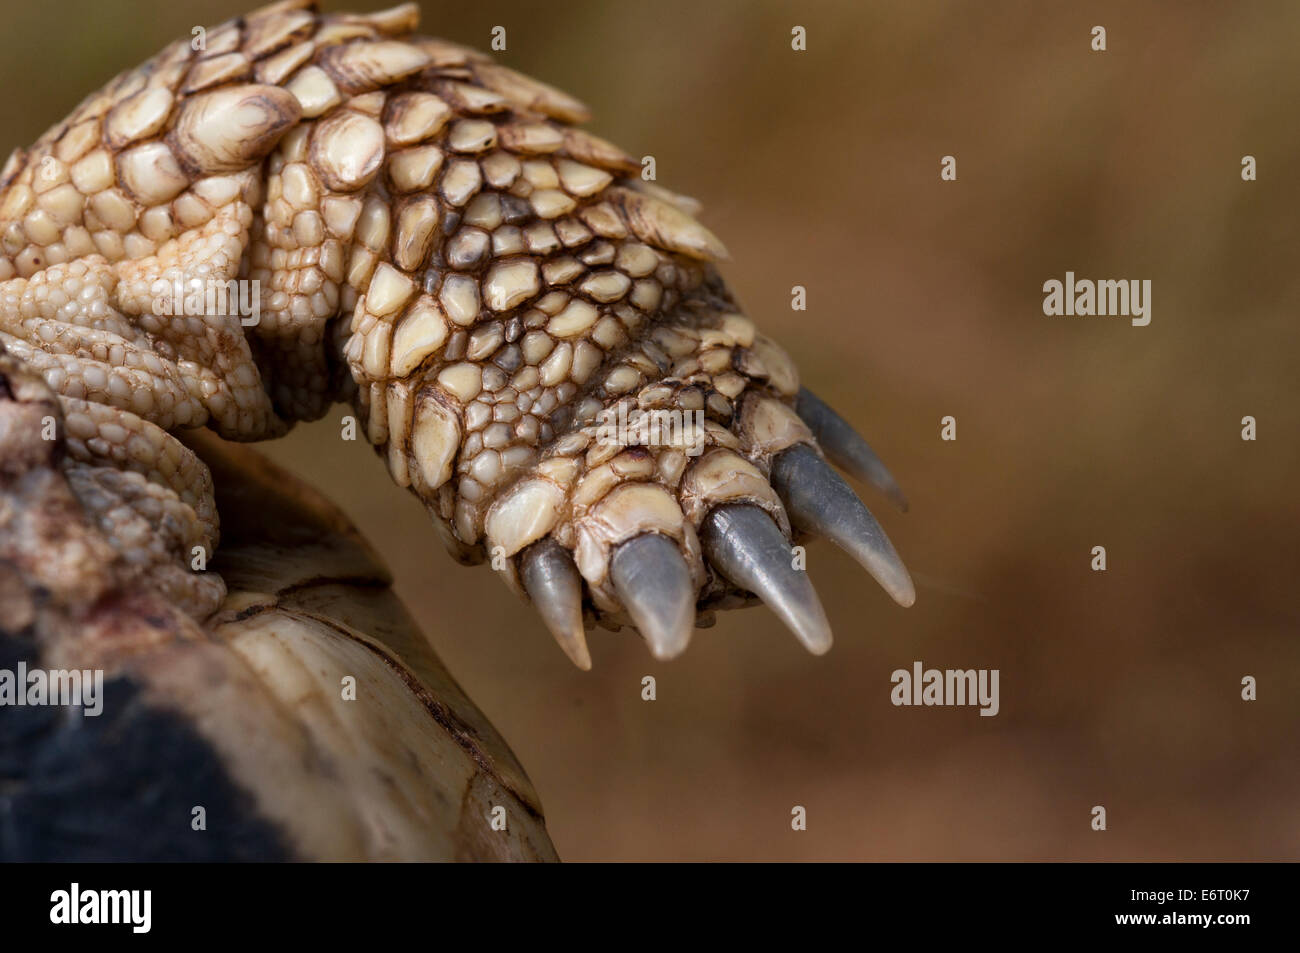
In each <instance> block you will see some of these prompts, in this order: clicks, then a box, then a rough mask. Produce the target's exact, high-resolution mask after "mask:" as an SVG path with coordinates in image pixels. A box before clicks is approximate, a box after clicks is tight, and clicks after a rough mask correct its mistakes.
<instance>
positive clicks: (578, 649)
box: [519, 539, 591, 672]
mask: <svg viewBox="0 0 1300 953" xmlns="http://www.w3.org/2000/svg"><path fill="white" fill-rule="evenodd" d="M519 575H520V578H521V579H522V580H523V583H524V590H525V591H526V592H527V593H528V598H530V599H532V600H533V605H534V606H536V607H537V612H538V614H539V615H541V617H542V621H543V622H544V623H546V628H548V629H549V630H550V632H551V635H553V636H555V641H556V642H559V643H560V648H562V649H564V654H565V655H567V656H569V658H570V659H571V660H572V661H573V664H574V665H576V666H578V668H580V669H582V670H583V671H584V672H588V671H590V670H591V653H590V652H589V651H588V650H587V636H586V634H585V633H584V632H583V630H582V577H581V576H579V575H578V567H577V566H575V565H574V564H573V557H572V556H570V555H569V554H568V552H567V551H566V550H565V549H564V547H562V546H561V545H560V544H559V543H557V542H555V540H553V539H544V540H542V541H541V542H539V543H537V544H536V545H534V546H531V547H529V548H528V549H527V550H526V551H525V552H524V555H523V557H522V558H521V559H520V560H519Z"/></svg>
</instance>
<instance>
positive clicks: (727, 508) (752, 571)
mask: <svg viewBox="0 0 1300 953" xmlns="http://www.w3.org/2000/svg"><path fill="white" fill-rule="evenodd" d="M700 543H701V545H702V546H703V547H704V555H705V556H706V557H708V560H709V562H710V563H711V564H712V565H713V567H714V568H715V569H717V570H718V571H719V572H721V573H722V575H724V576H725V577H726V578H727V579H728V580H729V581H730V582H732V583H734V584H735V585H737V586H739V587H740V588H742V589H747V590H749V591H750V592H752V593H754V594H755V595H757V596H758V597H759V598H760V599H762V600H763V602H764V604H766V605H767V606H768V608H770V609H771V610H772V611H773V612H775V613H776V614H777V615H778V616H779V617H780V619H781V621H782V622H784V623H785V625H786V628H788V629H789V630H790V631H791V632H793V633H794V634H795V637H796V638H798V639H799V641H800V642H802V643H803V645H804V647H805V648H806V649H808V651H809V652H811V653H812V654H813V655H822V654H824V653H825V652H827V651H828V650H829V649H830V647H831V627H830V622H828V621H827V619H826V610H825V609H823V608H822V604H821V600H819V599H818V598H817V591H816V590H815V589H814V588H813V584H812V581H811V580H810V579H809V578H808V574H807V573H805V572H801V571H800V570H798V569H795V568H794V567H793V565H792V564H791V559H790V543H789V541H788V540H787V539H786V538H785V536H784V535H783V534H782V533H781V530H780V529H779V528H777V525H776V524H775V523H774V522H772V519H771V517H769V516H768V515H767V514H766V513H764V512H763V511H762V510H761V509H759V508H758V507H757V506H754V505H752V504H727V505H723V506H719V507H717V508H715V509H714V510H713V511H712V512H711V513H709V515H708V516H707V517H706V518H705V520H704V524H703V525H702V526H701V527H700Z"/></svg>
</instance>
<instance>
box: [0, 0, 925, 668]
mask: <svg viewBox="0 0 1300 953" xmlns="http://www.w3.org/2000/svg"><path fill="white" fill-rule="evenodd" d="M416 24H417V11H416V9H415V7H414V5H407V6H403V7H399V8H397V9H394V10H391V11H387V12H384V13H378V14H373V15H368V16H348V15H327V16H321V15H318V14H317V13H316V11H315V9H314V7H313V5H312V4H310V3H305V2H298V0H289V2H286V3H281V4H278V5H276V6H273V7H269V8H267V9H265V10H261V11H258V12H257V13H254V14H252V15H250V16H247V17H244V18H242V19H237V20H233V21H231V22H230V23H227V24H225V25H224V26H221V27H218V28H215V29H212V30H210V31H208V32H207V33H206V37H205V40H206V43H205V47H204V48H203V49H198V50H196V49H194V48H193V45H194V44H193V43H192V42H191V41H190V40H189V39H186V40H182V41H178V42H177V43H175V44H173V45H172V46H170V47H168V48H167V49H166V50H164V51H163V52H162V53H161V54H159V55H158V56H157V57H155V58H154V59H153V60H151V61H149V62H148V63H146V64H145V65H144V66H142V67H140V68H139V69H137V70H133V71H131V72H128V73H124V74H122V75H121V76H120V77H118V78H117V79H115V80H114V81H112V82H111V83H109V84H108V86H107V87H105V88H104V89H103V90H102V91H100V92H98V93H96V94H94V95H93V96H91V97H90V98H88V99H87V100H86V101H85V102H83V103H82V104H81V105H80V106H79V107H78V108H77V109H76V110H75V111H74V112H73V114H72V115H71V116H70V117H68V119H67V120H65V121H64V122H62V123H60V124H58V125H57V126H55V127H54V128H52V129H51V130H50V131H49V132H47V133H46V134H45V135H44V136H43V137H41V139H40V140H39V141H38V142H37V143H36V144H35V145H33V146H32V147H31V148H30V149H28V150H25V151H23V150H20V151H18V152H16V153H15V154H14V156H13V157H11V159H10V160H9V162H8V164H7V165H6V166H5V167H4V170H3V172H2V173H0V345H2V346H3V348H4V349H5V350H6V351H8V352H9V354H11V355H12V356H14V357H16V358H17V359H18V360H19V361H20V362H21V363H23V364H24V365H26V366H27V368H28V369H30V370H32V371H35V372H36V373H38V374H39V375H40V376H42V377H43V378H44V380H45V382H46V384H48V386H49V387H50V388H51V389H52V390H53V391H54V392H55V393H56V394H57V395H58V397H59V403H60V406H61V410H62V421H61V422H59V426H58V430H59V432H58V438H59V439H62V440H64V441H65V442H66V450H67V452H66V456H65V457H64V460H63V463H62V466H63V467H64V469H65V471H66V473H67V475H68V478H69V481H70V483H71V485H72V487H73V489H74V491H75V492H76V494H77V496H78V497H79V499H80V501H81V503H82V505H83V506H84V507H85V508H86V509H87V511H88V512H89V513H90V514H91V515H92V517H93V518H94V519H95V520H96V521H97V523H98V525H99V526H100V528H101V530H102V531H103V532H104V534H105V536H106V537H107V538H108V539H109V541H110V542H111V543H112V544H113V545H114V546H115V547H116V548H117V549H118V550H119V551H121V552H122V553H123V554H124V555H125V556H126V558H127V561H128V563H129V564H131V565H133V566H135V567H137V569H138V571H139V572H140V574H141V575H142V576H144V577H147V578H148V579H150V580H151V581H152V583H153V584H154V585H156V586H157V587H158V588H159V589H160V590H161V591H162V592H163V593H164V594H165V595H166V596H167V597H168V598H170V599H171V600H173V601H174V602H175V603H176V604H178V605H180V606H182V607H183V608H184V609H185V610H186V611H187V612H189V613H190V614H191V615H193V616H195V617H196V618H199V619H203V618H205V617H207V616H208V615H210V614H211V613H212V612H213V611H214V610H215V609H216V608H217V606H218V605H219V603H220V602H221V599H222V597H223V595H224V586H223V584H222V582H221V580H220V578H219V577H218V576H216V575H215V574H214V573H212V572H209V571H194V570H193V569H192V568H191V566H192V562H193V553H194V552H195V550H196V547H199V548H201V549H202V551H203V552H204V553H205V554H211V553H212V552H213V551H214V550H215V548H216V546H217V544H218V517H217V512H216V508H215V505H214V503H213V497H212V486H211V479H210V477H209V474H208V471H207V468H206V467H205V466H204V465H203V463H202V462H201V461H200V460H198V458H197V457H195V455H194V454H193V453H191V452H190V451H189V450H188V449H186V448H185V447H184V446H183V445H182V444H181V443H180V442H179V441H178V440H177V439H176V437H175V436H174V434H175V433H177V432H178V431H181V430H183V429H184V428H192V427H200V426H207V427H210V428H212V429H213V430H215V431H216V432H217V433H219V434H220V435H221V436H223V437H226V438H229V439H235V440H261V439H265V438H270V437H275V436H278V435H280V434H283V433H284V432H285V431H286V430H287V429H288V428H289V427H290V426H292V425H293V424H294V423H295V422H297V421H301V420H312V419H316V418H319V417H320V416H322V415H323V414H324V413H325V412H326V411H327V410H328V408H329V407H330V406H331V405H332V404H334V403H336V402H338V401H349V402H351V403H352V404H353V406H354V407H355V409H356V412H357V420H358V421H359V428H360V430H361V432H362V433H363V434H364V435H365V437H367V438H368V439H369V441H370V442H371V443H372V444H373V445H374V446H375V448H376V449H377V450H378V451H379V452H380V453H381V454H382V455H383V456H384V458H385V459H386V461H387V463H388V468H389V470H390V472H391V474H392V477H393V479H394V481H395V482H396V483H397V484H398V485H400V486H403V487H409V488H410V490H411V491H412V492H414V493H415V494H416V495H417V496H418V497H419V498H420V499H421V500H422V501H423V502H424V504H425V505H426V507H427V508H428V510H429V512H430V513H431V514H432V515H433V517H434V523H435V525H436V526H438V527H439V529H440V530H441V535H442V537H443V540H444V542H445V543H446V544H447V546H448V548H450V549H451V551H452V552H453V553H454V554H455V555H457V556H458V557H459V558H461V559H462V560H465V561H471V562H472V561H478V560H480V559H482V558H483V557H484V556H485V555H489V554H490V555H497V556H503V557H506V558H505V559H504V560H497V562H498V563H499V564H500V565H498V568H504V569H505V573H504V575H505V576H506V578H507V580H508V581H509V583H510V584H511V585H512V586H513V587H514V588H515V589H516V590H517V591H520V592H522V586H521V583H520V579H519V575H518V572H519V570H518V557H519V556H520V555H521V554H522V553H524V552H525V551H526V549H527V548H528V547H530V546H532V545H533V544H535V543H537V542H538V541H539V540H542V539H544V538H547V537H549V539H551V540H554V542H555V543H558V545H559V546H560V547H561V548H562V549H563V550H564V551H565V552H568V553H571V554H572V555H573V559H574V562H575V563H576V566H577V568H578V570H579V572H580V573H581V576H582V580H583V583H584V595H583V601H584V607H585V608H584V611H585V613H586V615H587V618H588V621H592V620H593V619H594V620H595V621H599V622H601V623H603V624H605V625H607V626H611V627H617V626H618V625H620V624H627V623H628V622H629V621H632V620H631V619H630V618H629V615H628V613H627V612H626V611H625V609H626V607H625V606H624V605H623V603H622V600H620V598H619V595H618V593H617V592H616V591H615V585H614V583H613V581H612V580H611V578H610V568H609V567H610V562H611V558H612V554H613V553H614V551H615V550H616V548H617V547H618V546H619V545H620V544H622V543H624V542H626V541H628V540H630V539H632V538H634V537H637V536H639V535H641V534H645V533H658V534H662V535H664V536H666V537H668V538H669V539H670V540H672V541H674V542H675V543H676V544H677V546H678V547H679V549H680V553H681V555H682V557H683V558H684V560H685V564H686V566H687V568H688V571H689V577H690V583H691V585H692V586H693V587H694V589H695V592H696V604H697V608H698V611H699V612H700V613H701V620H703V619H704V618H705V617H707V615H708V613H709V611H710V610H711V608H713V607H717V606H729V605H734V604H739V603H741V602H743V601H744V593H743V592H742V591H741V590H740V589H739V588H738V587H736V586H734V585H732V584H731V583H729V582H727V581H726V579H724V578H723V576H722V575H721V574H720V573H718V572H716V571H713V570H712V569H711V568H710V566H709V565H708V564H707V561H706V559H705V558H704V556H703V555H702V551H701V543H700V538H699V535H698V531H699V530H700V527H701V524H702V521H703V520H704V519H705V518H706V516H707V515H708V514H709V512H710V510H711V509H712V508H713V507H716V506H717V505H719V504H722V503H728V502H739V503H749V504H753V505H756V506H758V507H759V508H761V509H762V510H763V511H765V512H766V513H767V514H769V515H770V517H771V518H772V520H774V521H775V523H776V524H777V526H779V528H780V530H781V532H782V533H783V534H785V535H786V536H787V537H788V536H789V534H790V532H791V527H790V521H789V519H788V517H787V513H786V509H785V507H784V506H783V503H782V500H781V498H780V497H779V496H778V494H777V493H776V492H775V491H774V490H773V488H772V486H771V485H770V484H769V482H768V474H769V467H770V465H771V462H772V460H773V457H774V456H775V455H776V454H778V453H780V452H781V451H782V450H784V449H786V448H788V447H791V446H793V445H796V444H801V443H802V444H809V445H814V446H815V441H814V438H813V435H812V433H811V432H810V430H809V429H808V427H807V426H805V424H804V422H803V421H802V420H801V419H800V416H799V415H797V414H796V413H795V411H794V409H793V408H794V401H795V397H796V394H797V392H798V379H797V375H796V372H795V369H794V368H793V366H792V364H791V362H790V360H789V359H788V358H787V357H786V355H785V354H784V353H783V352H782V351H781V350H780V348H779V347H777V346H776V345H775V344H773V343H772V342H770V341H768V340H767V339H765V338H764V337H762V336H761V335H760V334H758V333H756V331H755V329H754V326H753V324H752V323H751V322H750V321H749V320H748V319H747V318H745V317H744V316H743V315H741V314H740V313H739V309H738V308H737V307H736V305H735V303H734V301H733V300H732V298H731V296H730V293H729V292H728V290H727V288H726V287H725V285H724V284H723V282H722V281H721V279H720V278H719V276H718V273H717V271H716V270H715V268H714V266H713V262H714V261H716V260H717V259H719V258H721V257H722V256H724V254H725V252H724V249H723V247H722V245H721V244H720V242H719V241H718V240H717V239H716V238H715V237H714V236H713V235H712V234H711V233H710V232H708V231H707V230H706V229H705V228H704V227H703V226H701V225H700V224H698V223H697V222H696V221H695V220H694V218H693V217H692V214H691V213H692V211H693V210H692V207H691V203H690V202H689V201H688V200H685V199H681V198H679V197H677V196H673V195H671V194H670V193H666V192H663V191H662V190H659V189H657V188H655V187H653V186H650V185H647V184H645V183H642V182H641V181H640V180H639V176H638V173H639V170H640V167H639V165H638V163H637V162H636V161H634V160H633V159H632V158H630V157H629V156H627V155H625V154H624V153H623V152H621V151H620V150H619V149H617V148H615V147H613V146H611V145H610V144H608V143H606V142H604V141H602V140H600V139H598V138H596V137H594V136H591V135H589V134H587V133H585V132H583V131H581V130H580V129H578V128H576V127H575V126H574V125H572V123H576V122H580V121H582V120H584V119H585V118H587V112H586V109H585V108H584V107H583V106H582V105H581V104H580V103H578V102H576V101H575V100H573V99H571V98H569V97H568V96H566V95H564V94H562V93H559V92H557V91H555V90H553V89H551V88H550V87H547V86H545V85H542V84H540V83H537V82H535V81H533V80H530V79H527V78H525V77H523V76H520V75H518V74H516V73H514V72H512V71H510V70H508V69H505V68H504V67H501V66H499V65H496V64H494V63H493V62H492V61H491V60H490V59H489V58H488V57H486V56H484V55H482V54H479V53H476V52H473V51H471V50H467V49H464V48H461V47H459V46H455V45H453V44H450V43H447V42H444V41H441V40H435V39H429V38H425V37H420V36H415V35H412V33H411V31H413V30H414V29H415V27H416ZM230 279H241V280H244V281H252V282H257V286H258V289H259V292H260V305H261V307H260V319H259V320H258V321H257V323H255V324H252V325H249V326H246V325H245V324H244V323H242V322H241V315H240V314H239V313H232V312H234V311H235V309H233V308H232V307H230V306H229V305H227V306H225V307H224V308H221V307H218V308H212V309H211V310H214V311H221V312H222V313H200V314H197V315H194V314H188V313H186V312H188V311H190V310H193V309H187V308H185V307H184V306H183V302H181V301H178V300H175V299H173V296H172V295H171V289H172V288H174V287H176V284H175V283H176V282H181V283H182V284H181V285H180V287H182V288H183V289H188V288H189V287H190V285H189V283H190V282H193V281H195V280H197V281H199V282H202V283H203V284H202V285H201V287H202V288H203V290H205V291H207V290H209V289H212V288H215V287H217V286H218V285H221V284H222V283H223V282H226V281H228V280H230ZM245 287H251V286H247V285H246V286H245ZM200 310H202V309H200ZM620 402H622V403H624V404H625V405H626V406H627V407H629V408H634V407H639V408H641V409H643V410H644V409H664V410H681V411H700V412H702V413H703V415H704V417H703V420H704V426H703V433H702V434H701V435H700V436H702V438H703V442H702V446H703V454H702V455H699V456H694V455H690V454H688V453H687V452H686V449H687V446H688V445H689V443H690V439H691V438H692V437H694V436H696V435H694V434H687V435H686V439H685V440H680V439H679V440H678V441H677V443H676V445H672V444H671V443H666V442H663V441H661V442H660V443H659V444H658V445H652V446H625V445H623V444H621V443H619V442H615V441H609V440H603V439H600V431H599V430H598V427H597V425H598V424H599V423H600V421H601V419H602V418H601V417H599V415H600V414H601V413H602V412H606V411H610V410H616V409H617V408H618V406H619V404H620ZM679 436H681V435H679ZM269 515H270V514H268V516H269ZM886 545H887V544H886ZM891 552H892V550H891ZM903 573H904V577H905V571H903ZM896 588H898V587H896ZM900 591H902V595H901V596H900V595H899V592H898V591H896V592H895V595H896V597H897V598H900V601H903V602H905V603H906V602H909V601H910V598H911V596H910V581H908V582H907V583H906V586H904V587H902V590H900ZM562 641H563V640H562ZM577 641H578V642H581V636H580V634H579V636H578V637H577ZM566 650H568V651H569V652H570V655H571V656H572V657H574V659H575V661H578V662H579V664H583V665H584V667H585V665H586V664H589V660H588V659H587V655H586V648H585V644H583V645H577V644H575V643H574V642H573V641H570V643H569V644H567V645H566ZM677 650H678V649H672V650H664V651H661V652H659V653H658V654H661V655H667V654H675V651H677Z"/></svg>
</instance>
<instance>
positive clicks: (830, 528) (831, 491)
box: [772, 444, 916, 606]
mask: <svg viewBox="0 0 1300 953" xmlns="http://www.w3.org/2000/svg"><path fill="white" fill-rule="evenodd" d="M772 486H773V488H774V489H775V490H776V492H777V495H778V496H780V497H781V500H782V502H783V503H785V508H786V512H787V513H788V514H789V516H790V522H791V523H792V524H794V526H795V527H796V528H798V529H800V530H803V531H804V532H806V533H813V534H815V535H818V536H825V537H826V538H827V539H829V540H830V541H831V542H833V543H835V544H836V545H837V546H839V547H840V548H841V549H843V550H845V551H846V552H848V554H849V555H850V556H852V557H853V558H854V559H856V560H857V561H858V562H859V563H861V564H862V567H863V568H864V569H866V570H867V572H869V573H871V575H872V577H873V578H875V580H876V581H877V582H878V583H880V585H881V586H882V587H883V588H884V590H885V591H886V592H887V593H889V595H890V596H891V597H892V598H893V600H894V601H895V602H897V603H898V604H899V605H900V606H910V605H911V604H912V603H913V602H915V601H916V587H915V586H914V585H913V584H912V577H911V576H910V575H908V572H907V567H906V566H904V565H903V561H902V560H901V559H899V558H898V553H897V552H896V551H895V550H894V545H893V543H891V542H890V541H889V537H888V536H886V535H885V531H884V530H883V529H881V527H880V524H879V523H878V522H876V518H875V517H874V516H872V515H871V511H870V510H868V509H867V507H866V506H865V505H864V504H863V502H862V501H861V500H859V499H858V497H857V494H855V493H854V492H853V490H852V489H850V488H849V485H848V484H847V483H845V482H844V480H843V479H842V478H841V477H840V475H839V474H838V473H836V472H835V471H834V470H833V469H831V467H830V466H828V465H827V463H826V462H825V461H824V460H822V459H821V457H819V456H817V453H816V451H814V450H813V449H812V448H811V447H809V446H808V445H806V444H796V445H795V446H792V447H788V448H787V449H785V450H782V451H781V452H780V453H779V454H778V455H777V456H776V458H775V459H774V460H773V461H772Z"/></svg>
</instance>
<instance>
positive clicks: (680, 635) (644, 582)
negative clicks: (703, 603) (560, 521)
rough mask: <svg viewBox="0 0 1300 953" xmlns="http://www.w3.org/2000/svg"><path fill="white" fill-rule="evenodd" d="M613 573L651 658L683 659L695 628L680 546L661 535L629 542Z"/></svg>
mask: <svg viewBox="0 0 1300 953" xmlns="http://www.w3.org/2000/svg"><path fill="white" fill-rule="evenodd" d="M609 572H610V580H611V581H612V582H613V584H614V592H615V593H616V594H617V595H618V598H619V600H620V601H621V602H622V603H623V606H624V608H625V609H626V610H627V614H628V615H629V616H631V617H632V621H633V623H634V624H635V625H636V627H637V628H638V629H640V630H641V635H642V636H644V637H645V640H646V642H648V643H649V645H650V652H651V654H652V655H654V657H655V658H657V659H659V660H661V661H666V660H668V659H671V658H676V657H677V656H678V655H681V654H682V652H684V651H685V650H686V645H687V643H688V642H689V641H690V638H691V630H692V629H694V627H695V586H694V585H693V584H692V583H691V574H690V570H689V569H687V566H686V560H685V559H683V558H682V554H681V551H680V550H679V549H678V548H677V544H676V543H674V542H673V541H672V540H670V539H669V538H668V537H667V536H662V535H660V534H658V533H645V534H643V535H641V536H637V537H634V538H633V539H629V540H628V541H627V542H625V543H622V544H620V545H619V547H618V548H617V549H615V550H614V555H613V558H612V559H611V560H610V566H609Z"/></svg>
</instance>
